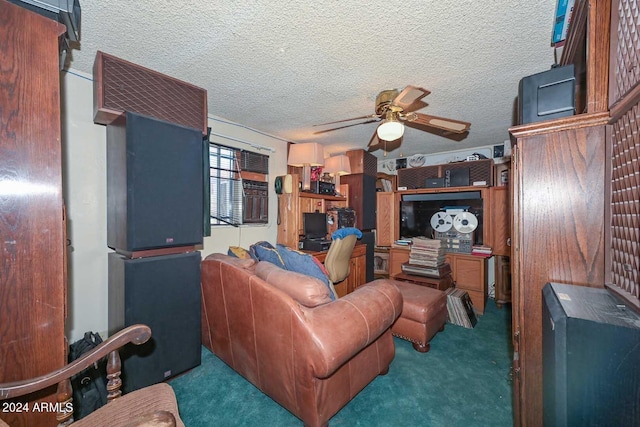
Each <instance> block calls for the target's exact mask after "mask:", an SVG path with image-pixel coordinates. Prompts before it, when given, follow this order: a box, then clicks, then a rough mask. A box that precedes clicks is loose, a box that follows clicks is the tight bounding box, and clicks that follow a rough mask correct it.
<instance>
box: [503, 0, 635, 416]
mask: <svg viewBox="0 0 640 427" xmlns="http://www.w3.org/2000/svg"><path fill="white" fill-rule="evenodd" d="M637 10H638V2H637V1H636V0H613V1H610V0H604V1H603V0H577V1H576V3H575V5H574V10H573V16H572V21H571V27H570V28H569V34H568V37H567V41H566V44H565V47H564V50H563V53H562V58H561V62H560V65H567V64H574V65H575V68H576V74H577V75H576V77H577V82H578V85H577V91H576V107H577V108H576V111H577V114H576V115H574V116H571V117H565V118H561V119H556V120H548V121H543V122H537V123H530V124H523V125H520V126H516V127H513V128H511V129H510V130H509V131H510V133H511V138H512V142H513V144H514V149H513V154H512V171H513V173H512V177H513V179H512V180H511V181H512V182H513V199H512V202H513V230H512V233H513V234H512V239H513V246H512V257H511V260H512V275H513V346H514V358H513V380H514V381H513V384H514V417H515V418H514V424H515V425H516V426H540V425H542V422H543V419H542V415H543V411H544V408H543V384H542V378H543V366H542V292H541V290H542V288H543V286H544V285H545V284H546V283H547V282H559V283H569V284H574V285H580V286H588V287H598V288H602V287H608V288H610V289H611V290H612V291H614V292H616V293H617V294H619V295H620V296H621V297H623V298H624V299H625V300H627V301H628V302H629V305H630V306H631V307H636V308H637V307H638V296H639V280H640V276H638V274H637V272H638V268H639V265H638V254H637V250H635V255H634V249H633V248H634V247H635V245H636V244H637V242H636V241H634V240H635V238H634V237H633V236H634V235H635V236H637V235H638V231H639V230H640V219H639V211H638V207H637V206H638V194H639V193H638V181H637V174H638V146H639V145H640V142H639V140H640V137H639V136H638V133H637V132H636V131H635V130H634V129H637V124H636V123H637V122H638V121H639V120H640V117H638V111H640V110H639V109H638V102H639V101H640V85H638V80H639V74H638V73H637V71H636V70H637V69H638V66H639V64H637V61H638V56H637V52H638V49H639V46H638V40H637V38H636V37H635V35H636V34H637V30H638V24H637V22H636V21H637ZM633 153H635V154H633ZM634 176H635V178H634ZM585 375H588V373H585Z"/></svg>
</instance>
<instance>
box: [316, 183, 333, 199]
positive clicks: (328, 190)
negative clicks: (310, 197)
mask: <svg viewBox="0 0 640 427" xmlns="http://www.w3.org/2000/svg"><path fill="white" fill-rule="evenodd" d="M311 192H312V193H316V194H329V195H331V196H333V195H334V194H336V185H335V184H333V183H331V182H325V181H311Z"/></svg>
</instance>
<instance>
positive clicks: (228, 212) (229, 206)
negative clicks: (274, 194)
mask: <svg viewBox="0 0 640 427" xmlns="http://www.w3.org/2000/svg"><path fill="white" fill-rule="evenodd" d="M268 173H269V156H265V155H262V154H257V153H253V152H250V151H244V150H240V149H237V148H231V147H226V146H224V145H219V144H214V143H209V179H210V201H211V207H210V209H211V211H210V215H211V225H234V226H238V225H240V224H266V223H267V222H268V220H269V215H268V214H269V211H268V206H269V191H268Z"/></svg>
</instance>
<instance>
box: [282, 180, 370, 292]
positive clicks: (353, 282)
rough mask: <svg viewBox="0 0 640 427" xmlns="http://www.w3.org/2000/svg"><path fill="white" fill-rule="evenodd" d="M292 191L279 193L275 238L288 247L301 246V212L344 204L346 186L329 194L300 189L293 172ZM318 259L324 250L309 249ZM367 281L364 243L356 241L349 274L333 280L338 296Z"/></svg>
mask: <svg viewBox="0 0 640 427" xmlns="http://www.w3.org/2000/svg"><path fill="white" fill-rule="evenodd" d="M292 181H293V185H292V189H291V193H285V194H279V195H278V237H277V242H278V243H279V244H281V245H284V246H287V247H289V248H294V249H299V248H300V245H299V243H300V236H301V235H302V234H303V222H302V221H303V220H302V218H303V215H302V214H303V213H305V212H316V211H318V212H322V213H326V212H327V210H329V209H331V208H345V207H347V200H348V192H349V188H348V186H347V185H341V186H340V194H344V195H345V196H344V197H339V196H331V195H328V194H315V193H308V192H302V191H300V189H299V187H300V186H299V182H300V177H299V176H298V175H297V174H292ZM311 254H312V255H314V256H315V257H316V258H317V259H318V260H319V261H320V262H324V259H325V257H326V251H325V252H311ZM365 283H366V247H365V246H364V245H356V247H355V248H354V250H353V253H352V255H351V266H350V273H349V276H348V277H347V278H346V279H345V280H344V281H342V282H340V283H338V284H334V285H335V288H336V292H337V293H338V296H340V297H342V296H344V295H346V294H348V293H350V292H353V291H354V290H355V288H357V287H358V286H360V285H363V284H365Z"/></svg>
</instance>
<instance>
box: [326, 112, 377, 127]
mask: <svg viewBox="0 0 640 427" xmlns="http://www.w3.org/2000/svg"><path fill="white" fill-rule="evenodd" d="M379 118H380V116H379V115H377V114H369V115H367V116H360V117H352V118H350V119H343V120H336V121H335V122H327V123H320V124H317V125H313V126H325V125H332V124H335V123H343V122H350V121H352V120H362V119H379ZM336 129H340V128H336Z"/></svg>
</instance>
